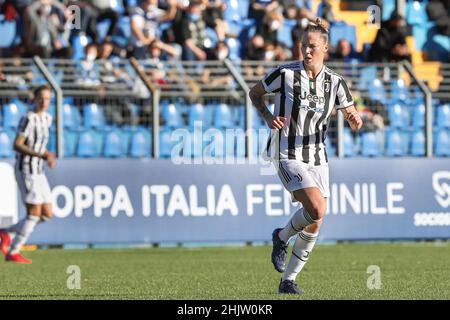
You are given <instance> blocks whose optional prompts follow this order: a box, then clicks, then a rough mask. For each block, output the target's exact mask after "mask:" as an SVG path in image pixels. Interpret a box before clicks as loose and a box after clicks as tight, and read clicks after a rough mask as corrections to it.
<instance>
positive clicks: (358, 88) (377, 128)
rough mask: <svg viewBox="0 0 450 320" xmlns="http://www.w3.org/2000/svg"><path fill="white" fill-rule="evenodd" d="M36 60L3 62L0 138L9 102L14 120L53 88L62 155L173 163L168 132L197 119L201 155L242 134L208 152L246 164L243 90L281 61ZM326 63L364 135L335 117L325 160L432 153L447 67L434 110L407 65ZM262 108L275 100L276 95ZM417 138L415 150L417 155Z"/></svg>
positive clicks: (249, 136)
mask: <svg viewBox="0 0 450 320" xmlns="http://www.w3.org/2000/svg"><path fill="white" fill-rule="evenodd" d="M40 61H41V60H40V59H39V58H35V59H34V60H30V59H28V60H27V59H2V60H0V67H1V69H0V70H1V72H2V74H3V80H2V81H1V82H0V103H1V105H2V109H3V110H2V111H3V112H2V114H3V119H2V125H3V129H2V131H7V130H9V131H8V134H9V135H10V136H11V135H12V130H14V129H15V127H14V123H12V124H8V123H7V121H6V120H7V119H6V118H5V115H7V114H8V113H9V111H7V110H6V108H10V105H11V103H13V104H14V103H16V104H18V105H19V106H20V108H19V109H18V113H19V114H20V113H21V112H23V111H24V110H26V109H27V108H29V107H30V105H31V103H32V100H31V95H30V91H31V89H32V88H34V87H36V86H37V85H39V84H42V83H47V82H50V83H51V84H52V86H54V88H55V89H58V90H59V89H60V91H61V92H62V94H63V97H62V99H61V101H58V99H55V101H54V102H53V103H52V106H51V108H50V113H52V114H53V115H54V116H55V118H56V119H57V121H55V122H56V123H57V124H60V125H61V128H60V130H57V128H58V127H57V126H56V125H54V128H52V139H51V143H50V148H51V149H52V150H54V151H55V150H57V149H58V146H60V147H59V149H60V150H59V155H60V156H65V157H128V156H131V157H155V158H157V157H173V156H174V153H173V149H174V147H175V145H176V141H173V139H172V138H173V133H174V131H176V130H185V131H187V132H191V133H192V132H193V131H194V129H195V122H197V123H198V121H201V125H202V126H203V129H204V130H207V129H218V130H219V131H218V132H216V135H214V134H213V137H210V141H209V142H208V141H202V142H201V149H202V150H201V153H202V154H203V155H204V154H205V152H204V149H207V148H208V147H211V144H212V141H216V142H217V141H218V140H220V141H222V142H223V141H225V138H224V137H225V135H226V132H225V131H226V130H227V129H240V130H241V131H239V134H238V136H237V137H236V136H235V137H234V138H233V139H234V141H233V143H232V144H233V145H232V147H231V149H230V148H229V146H226V147H225V149H226V150H220V151H214V152H212V153H210V154H208V155H209V156H213V157H214V156H223V154H224V153H226V154H227V155H229V156H233V157H244V156H247V157H252V156H259V155H260V153H261V150H262V149H263V145H264V143H265V141H264V140H265V139H266V138H267V135H268V134H269V133H268V129H267V128H264V123H263V120H262V119H261V118H260V117H259V115H258V114H257V112H256V110H253V108H252V106H251V103H250V100H249V98H248V90H249V88H251V87H252V86H253V85H254V84H255V83H256V82H257V81H259V80H261V79H262V78H263V76H264V75H265V74H266V73H267V71H269V70H270V69H271V68H273V67H276V66H278V65H279V63H278V62H261V61H229V60H225V61H207V62H187V61H184V62H181V61H164V62H163V61H153V60H141V61H136V60H131V61H130V60H125V59H115V60H106V61H103V60H99V61H97V60H96V61H94V62H90V61H86V60H84V61H72V60H44V61H41V62H42V63H40ZM327 65H328V66H329V67H330V68H332V69H333V70H335V71H336V72H337V73H339V74H341V75H343V76H344V77H345V79H346V81H347V82H348V84H349V87H350V88H351V91H352V94H353V96H354V100H355V103H356V106H357V108H358V110H359V111H360V114H361V115H362V116H363V118H364V122H365V125H364V127H363V130H362V133H358V134H355V133H353V132H351V131H350V130H349V128H348V127H347V125H346V124H345V123H344V121H343V119H340V118H339V117H338V116H336V115H333V118H332V120H331V123H330V124H331V127H330V129H329V136H328V143H327V148H328V153H329V155H330V156H333V155H336V156H340V157H344V156H348V157H350V156H405V155H415V156H425V155H428V156H431V155H432V151H433V150H432V148H431V146H433V143H432V138H433V135H436V132H434V131H433V130H432V126H433V122H432V118H431V116H432V113H433V112H435V111H436V110H435V109H436V107H437V105H438V104H440V103H445V102H448V92H449V91H450V90H449V87H448V84H447V82H446V81H445V78H446V76H445V75H446V73H447V72H449V70H450V68H448V66H447V65H443V66H442V69H441V72H442V74H443V78H444V81H443V82H442V84H441V88H440V91H439V92H437V93H433V98H436V99H441V100H440V101H438V100H435V101H434V103H435V104H436V106H433V105H432V101H431V96H430V91H429V89H428V88H427V87H426V86H425V85H424V84H423V83H421V82H420V81H419V80H418V79H417V78H416V77H415V75H414V73H413V71H412V68H411V66H409V65H408V64H402V63H400V64H367V63H354V64H353V63H350V64H344V63H329V64H327ZM441 89H442V90H441ZM58 90H57V91H58ZM268 103H269V104H271V103H273V95H272V96H268ZM58 110H60V117H59V116H58ZM248 129H254V130H248ZM242 132H243V134H242ZM399 136H400V137H401V142H399V143H401V144H402V146H401V147H400V148H392V146H391V145H390V144H392V141H394V142H395V141H397V140H398V139H397V138H398V137H399ZM204 137H205V136H202V137H201V139H204ZM396 139H397V140H396ZM91 140H94V147H92V146H91V149H93V150H87V151H86V148H85V144H86V141H91ZM242 140H244V145H245V147H243V146H242ZM418 140H420V141H421V142H420V143H421V144H420V146H419V147H418V148H419V150H415V151H414V150H412V149H413V148H414V146H415V144H417V143H416V142H417V141H418ZM190 142H191V145H190V146H188V145H186V142H183V143H182V144H181V148H180V149H179V150H178V151H177V152H176V154H177V155H179V156H181V157H185V158H186V157H187V158H195V157H198V156H199V153H198V152H194V151H192V150H193V149H195V146H193V145H192V141H190ZM222 142H221V143H222ZM397 142H398V141H397ZM111 145H112V146H113V147H111ZM111 148H112V150H111ZM87 149H89V148H87ZM392 150H394V151H392ZM3 156H8V154H6V155H3Z"/></svg>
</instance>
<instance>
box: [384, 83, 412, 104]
mask: <svg viewBox="0 0 450 320" xmlns="http://www.w3.org/2000/svg"><path fill="white" fill-rule="evenodd" d="M391 95H392V96H391V99H390V101H389V103H397V102H400V101H402V102H406V101H409V99H410V95H409V89H408V87H407V86H406V82H405V80H403V79H394V80H392V82H391Z"/></svg>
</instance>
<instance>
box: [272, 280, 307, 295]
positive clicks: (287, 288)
mask: <svg viewBox="0 0 450 320" xmlns="http://www.w3.org/2000/svg"><path fill="white" fill-rule="evenodd" d="M278 293H286V294H302V293H303V291H302V289H300V288H299V287H297V284H296V283H295V282H294V281H292V280H284V281H283V279H281V281H280V286H279V287H278Z"/></svg>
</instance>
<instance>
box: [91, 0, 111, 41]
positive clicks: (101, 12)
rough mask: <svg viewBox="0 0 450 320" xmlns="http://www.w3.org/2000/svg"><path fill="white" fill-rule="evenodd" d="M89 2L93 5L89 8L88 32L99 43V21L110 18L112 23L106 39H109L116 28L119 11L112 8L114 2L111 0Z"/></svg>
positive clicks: (92, 0)
mask: <svg viewBox="0 0 450 320" xmlns="http://www.w3.org/2000/svg"><path fill="white" fill-rule="evenodd" d="M89 4H90V5H91V7H90V10H89V17H88V21H89V24H88V25H89V27H88V33H87V34H88V35H89V36H90V37H91V38H92V41H94V42H95V43H98V42H99V38H98V34H97V23H98V22H100V21H103V20H109V22H110V24H109V28H108V31H107V33H106V39H107V40H109V39H110V38H111V37H112V35H113V34H114V31H115V30H116V26H117V22H118V21H119V13H117V12H116V11H115V10H114V9H113V8H112V2H111V1H110V0H89Z"/></svg>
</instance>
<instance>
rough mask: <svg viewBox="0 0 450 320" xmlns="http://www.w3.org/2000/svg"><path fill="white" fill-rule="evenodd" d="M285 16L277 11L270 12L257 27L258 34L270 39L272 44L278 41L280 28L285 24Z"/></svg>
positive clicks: (265, 39) (267, 39) (266, 39)
mask: <svg viewBox="0 0 450 320" xmlns="http://www.w3.org/2000/svg"><path fill="white" fill-rule="evenodd" d="M283 23H284V18H283V16H282V15H281V14H280V13H278V12H276V11H271V12H268V13H267V14H266V15H265V16H264V18H263V20H262V23H261V24H260V25H259V26H258V27H257V28H256V34H258V35H260V36H261V37H262V38H263V39H264V41H269V42H271V43H272V44H277V43H278V29H280V28H281V27H282V26H283Z"/></svg>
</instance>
